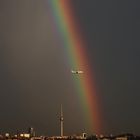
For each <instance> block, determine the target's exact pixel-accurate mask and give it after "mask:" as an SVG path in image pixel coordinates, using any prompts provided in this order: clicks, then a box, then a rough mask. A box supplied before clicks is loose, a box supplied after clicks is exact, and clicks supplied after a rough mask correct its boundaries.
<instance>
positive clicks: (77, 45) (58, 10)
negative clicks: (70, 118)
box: [47, 0, 102, 134]
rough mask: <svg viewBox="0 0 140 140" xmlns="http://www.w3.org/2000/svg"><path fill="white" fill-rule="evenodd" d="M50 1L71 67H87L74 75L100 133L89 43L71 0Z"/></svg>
mask: <svg viewBox="0 0 140 140" xmlns="http://www.w3.org/2000/svg"><path fill="white" fill-rule="evenodd" d="M47 2H48V4H49V6H50V15H51V18H52V22H53V25H52V26H53V28H54V30H57V32H59V34H60V35H61V38H62V40H61V41H62V43H63V46H64V48H65V50H66V51H67V57H68V59H69V65H70V67H71V68H73V69H78V70H83V71H84V74H81V75H78V76H75V77H74V82H75V84H76V87H77V92H78V94H79V98H80V99H81V100H80V101H81V102H82V104H83V110H84V114H85V119H86V122H87V124H88V126H89V128H88V129H89V131H90V132H91V133H96V134H100V133H101V124H102V123H101V120H102V119H101V113H100V107H99V105H100V103H99V99H98V97H97V96H98V95H97V93H96V90H95V82H94V80H93V77H94V76H93V70H91V68H90V63H89V60H88V55H87V52H86V43H85V41H84V38H83V35H81V31H80V27H79V25H77V23H78V22H76V18H74V13H73V10H72V7H71V3H70V0H48V1H47ZM55 32H56V31H55Z"/></svg>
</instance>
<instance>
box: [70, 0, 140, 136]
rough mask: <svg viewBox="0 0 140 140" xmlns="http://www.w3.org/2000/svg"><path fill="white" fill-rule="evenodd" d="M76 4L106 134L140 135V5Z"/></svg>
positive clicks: (123, 0)
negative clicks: (128, 133)
mask: <svg viewBox="0 0 140 140" xmlns="http://www.w3.org/2000/svg"><path fill="white" fill-rule="evenodd" d="M73 5H74V7H75V9H78V10H75V11H76V12H75V14H76V17H77V18H78V19H79V23H80V26H81V27H84V28H83V32H85V34H84V35H85V37H86V40H87V49H88V50H89V58H90V59H91V61H93V70H94V71H95V74H96V81H97V83H98V84H97V85H98V94H99V96H100V98H101V100H102V111H103V112H104V113H103V116H104V120H105V124H106V126H104V127H105V128H104V132H106V133H119V132H126V131H128V132H134V133H140V132H139V126H138V124H139V123H140V119H139V117H140V111H139V110H138V106H139V98H140V94H139V92H140V88H139V83H140V80H139V79H140V73H139V70H140V55H139V54H140V47H139V46H140V41H139V36H140V26H139V25H140V9H139V5H140V2H139V1H136V0H134V1H130V0H121V1H120V0H119V1H111V0H106V1H103V0H102V1H101V0H100V1H98V0H88V1H86V2H85V1H80V0H77V1H76V2H73ZM81 12H82V13H81Z"/></svg>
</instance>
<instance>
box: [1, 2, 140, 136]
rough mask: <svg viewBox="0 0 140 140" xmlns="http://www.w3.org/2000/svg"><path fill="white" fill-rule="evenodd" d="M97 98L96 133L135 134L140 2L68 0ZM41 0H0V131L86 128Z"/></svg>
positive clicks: (139, 131) (139, 94)
mask: <svg viewBox="0 0 140 140" xmlns="http://www.w3.org/2000/svg"><path fill="white" fill-rule="evenodd" d="M70 4H71V7H73V12H74V13H75V15H74V18H75V19H76V22H78V23H77V24H79V26H80V28H81V30H82V32H83V33H84V34H83V36H84V38H85V42H86V44H87V46H85V48H86V50H87V52H88V58H89V61H90V64H91V69H92V70H93V72H94V76H95V77H94V80H95V82H96V86H97V87H96V88H97V94H98V96H99V97H100V100H101V102H102V103H101V105H100V106H101V112H102V114H103V116H102V117H103V120H102V121H104V126H103V128H102V133H103V134H111V133H112V134H119V133H123V132H131V133H134V134H140V125H139V124H140V109H139V106H140V101H139V100H140V86H139V83H140V41H139V37H140V8H139V5H140V1H138V0H117V1H112V0H106V1H104V0H100V1H99V0H71V2H70ZM48 9H49V5H48V4H47V0H0V111H1V115H0V124H1V125H0V126H1V127H0V132H2V133H4V132H11V133H16V132H17V130H19V131H26V130H27V129H28V127H30V126H32V127H34V128H35V130H36V132H37V134H40V135H59V134H60V129H59V127H60V124H59V115H60V105H61V104H63V112H64V128H65V129H64V133H65V134H66V135H70V134H75V133H81V132H83V131H86V130H87V128H86V125H85V124H86V123H85V118H84V115H83V111H82V110H83V104H82V103H81V102H80V99H79V95H78V94H77V87H76V86H75V84H74V82H73V75H72V73H71V69H70V67H69V63H68V59H70V58H68V56H67V55H68V54H67V52H66V50H65V48H64V46H62V44H61V43H60V42H59V39H56V37H54V35H55V34H54V33H53V29H52V25H51V22H50V21H49V20H50V18H49V10H48Z"/></svg>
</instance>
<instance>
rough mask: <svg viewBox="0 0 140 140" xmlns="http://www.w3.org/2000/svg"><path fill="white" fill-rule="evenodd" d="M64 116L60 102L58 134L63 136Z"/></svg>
mask: <svg viewBox="0 0 140 140" xmlns="http://www.w3.org/2000/svg"><path fill="white" fill-rule="evenodd" d="M63 125H64V117H63V108H62V104H61V111H60V136H61V137H63V134H64V126H63Z"/></svg>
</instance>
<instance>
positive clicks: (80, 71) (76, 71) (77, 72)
mask: <svg viewBox="0 0 140 140" xmlns="http://www.w3.org/2000/svg"><path fill="white" fill-rule="evenodd" d="M71 73H73V74H82V73H84V72H83V71H82V70H71Z"/></svg>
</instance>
